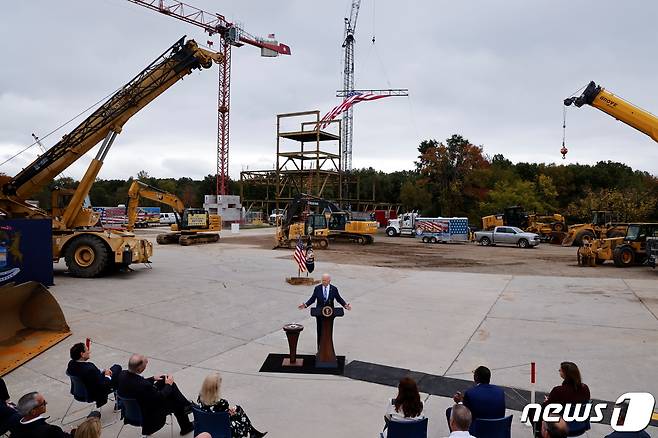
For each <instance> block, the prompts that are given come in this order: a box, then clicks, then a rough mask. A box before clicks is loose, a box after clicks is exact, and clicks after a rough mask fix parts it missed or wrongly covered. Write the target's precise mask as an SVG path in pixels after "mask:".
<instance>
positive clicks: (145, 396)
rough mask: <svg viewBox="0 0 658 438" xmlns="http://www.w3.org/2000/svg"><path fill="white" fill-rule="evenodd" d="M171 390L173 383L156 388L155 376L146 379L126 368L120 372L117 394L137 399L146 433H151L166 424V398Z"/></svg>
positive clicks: (143, 428)
mask: <svg viewBox="0 0 658 438" xmlns="http://www.w3.org/2000/svg"><path fill="white" fill-rule="evenodd" d="M171 391H172V387H171V385H162V387H161V388H160V389H158V388H156V386H155V385H154V381H153V378H149V379H145V378H143V377H142V376H140V375H139V374H135V373H131V372H130V371H126V370H124V371H121V373H120V374H119V378H118V387H117V394H118V395H119V397H123V398H133V399H135V400H137V403H138V404H139V407H140V409H141V411H142V417H143V420H144V424H143V425H142V433H143V434H144V435H151V434H153V433H155V432H157V431H158V430H160V429H161V428H162V426H164V425H165V422H166V421H167V414H168V413H169V411H168V410H167V401H166V399H167V397H169V396H170V395H171Z"/></svg>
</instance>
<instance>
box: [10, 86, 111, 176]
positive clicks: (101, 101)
mask: <svg viewBox="0 0 658 438" xmlns="http://www.w3.org/2000/svg"><path fill="white" fill-rule="evenodd" d="M121 88H122V87H119V88H117V89H116V90H114V91H113V92H112V93H110V94H108V95H107V96H105V97H103V98H102V99H100V100H99V101H98V102H96V103H94V104H93V105H91V106H90V107H88V108H86V109H85V110H83V111H82V112H81V113H80V114H78V115H76V116H74V117H73V118H71V119H70V120H68V121H66V122H64V123H62V124H61V125H59V126H58V127H57V128H55V129H53V130H52V131H50V132H49V133H48V134H46V135H44V136H43V137H41V138H38V139H37V140H36V141H35V142H34V143H32V144H31V145H29V146H26V147H24V148H23V149H21V150H20V151H18V152H17V153H15V154H14V155H12V156H11V157H9V158H7V159H6V160H5V161H3V162H2V163H0V167H1V166H3V165H5V164H7V163H8V162H10V161H11V160H13V159H14V158H16V157H18V156H19V155H21V154H22V153H23V152H25V151H27V150H28V149H30V148H31V147H33V146H34V145H37V144H39V141H40V140H45V139H46V138H48V137H50V136H51V135H52V134H54V133H56V132H57V131H59V130H60V129H62V128H63V127H65V126H66V125H68V124H69V123H71V122H72V121H74V120H75V119H77V118H78V117H80V116H82V115H83V114H84V113H86V112H88V111H89V110H91V109H93V108H94V107H96V106H98V105H100V104H101V103H103V102H104V101H106V100H107V99H109V98H110V97H112V96H113V95H114V94H116V92H117V91H119V90H120V89H121Z"/></svg>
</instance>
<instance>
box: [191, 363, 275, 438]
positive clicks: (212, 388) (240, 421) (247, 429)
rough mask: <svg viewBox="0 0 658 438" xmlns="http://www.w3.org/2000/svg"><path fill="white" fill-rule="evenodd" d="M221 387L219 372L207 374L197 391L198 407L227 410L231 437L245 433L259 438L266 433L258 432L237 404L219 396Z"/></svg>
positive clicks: (238, 437)
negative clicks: (232, 404) (232, 403)
mask: <svg viewBox="0 0 658 438" xmlns="http://www.w3.org/2000/svg"><path fill="white" fill-rule="evenodd" d="M221 388H222V378H221V377H220V376H219V374H217V373H214V374H210V375H208V376H207V377H206V378H205V379H204V380H203V384H202V385H201V391H200V392H199V399H198V403H199V407H200V408H201V409H203V410H204V411H209V412H228V413H229V420H230V423H231V437H232V438H242V437H246V436H247V434H249V437H250V438H260V437H263V436H265V435H267V432H259V431H258V430H256V429H255V428H254V426H253V425H252V424H251V421H250V420H249V417H247V414H245V412H244V410H243V409H242V408H241V407H240V406H239V405H235V406H230V405H229V403H228V401H226V400H225V399H223V398H222V397H221Z"/></svg>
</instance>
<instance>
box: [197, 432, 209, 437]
mask: <svg viewBox="0 0 658 438" xmlns="http://www.w3.org/2000/svg"><path fill="white" fill-rule="evenodd" d="M194 438H212V435H210V434H209V433H208V432H201V433H200V434H198V435H197V436H195V437H194Z"/></svg>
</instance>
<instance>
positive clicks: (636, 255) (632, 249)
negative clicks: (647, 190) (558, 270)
mask: <svg viewBox="0 0 658 438" xmlns="http://www.w3.org/2000/svg"><path fill="white" fill-rule="evenodd" d="M647 237H650V238H652V237H658V224H657V223H637V224H629V225H628V230H627V232H626V235H625V236H624V237H612V238H605V239H591V238H589V237H585V238H583V244H582V246H581V247H580V248H578V264H579V265H581V266H596V265H602V264H603V263H605V262H606V261H609V260H612V261H613V262H614V264H615V266H617V267H620V268H624V267H628V266H633V265H639V264H643V263H644V262H645V261H646V260H647V255H648V254H647Z"/></svg>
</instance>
